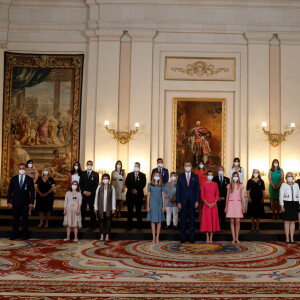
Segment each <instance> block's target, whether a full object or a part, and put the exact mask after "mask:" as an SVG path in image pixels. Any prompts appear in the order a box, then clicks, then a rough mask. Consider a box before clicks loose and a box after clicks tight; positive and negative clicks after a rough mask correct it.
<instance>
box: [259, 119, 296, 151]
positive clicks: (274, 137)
mask: <svg viewBox="0 0 300 300" xmlns="http://www.w3.org/2000/svg"><path fill="white" fill-rule="evenodd" d="M261 127H262V130H263V132H264V133H265V135H266V136H267V137H268V141H269V143H270V144H271V146H273V147H277V146H278V145H280V144H281V143H282V142H284V141H286V139H285V138H286V137H287V136H288V135H291V134H292V133H293V132H294V130H295V123H291V130H289V131H284V133H271V132H270V131H268V130H266V127H267V122H262V123H261Z"/></svg>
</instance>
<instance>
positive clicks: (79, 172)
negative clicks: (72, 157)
mask: <svg viewBox="0 0 300 300" xmlns="http://www.w3.org/2000/svg"><path fill="white" fill-rule="evenodd" d="M75 164H78V170H77V173H78V175H79V176H80V175H81V172H82V170H81V165H80V162H79V161H75V162H74V164H73V168H72V170H71V171H70V173H71V174H72V175H73V174H74V173H75V169H74V166H75Z"/></svg>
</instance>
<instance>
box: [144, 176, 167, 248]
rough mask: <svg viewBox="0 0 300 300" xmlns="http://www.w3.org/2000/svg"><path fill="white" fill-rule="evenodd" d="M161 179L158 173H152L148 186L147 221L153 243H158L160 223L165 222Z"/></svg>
mask: <svg viewBox="0 0 300 300" xmlns="http://www.w3.org/2000/svg"><path fill="white" fill-rule="evenodd" d="M164 191H165V190H164V187H163V182H162V177H161V174H160V173H159V172H155V173H153V176H152V180H151V183H149V184H148V197H147V211H148V214H147V220H148V221H150V222H151V230H152V236H153V240H152V242H153V243H155V242H156V243H158V242H159V234H160V228H161V222H162V221H164V220H165V215H164V212H165V210H166V209H165V192H164ZM155 227H156V228H155Z"/></svg>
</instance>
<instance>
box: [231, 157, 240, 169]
mask: <svg viewBox="0 0 300 300" xmlns="http://www.w3.org/2000/svg"><path fill="white" fill-rule="evenodd" d="M236 160H237V161H238V162H239V164H240V168H241V160H240V159H239V158H238V157H235V158H234V159H233V164H232V167H233V168H234V167H235V165H234V163H235V161H236Z"/></svg>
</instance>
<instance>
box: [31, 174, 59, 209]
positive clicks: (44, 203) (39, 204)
mask: <svg viewBox="0 0 300 300" xmlns="http://www.w3.org/2000/svg"><path fill="white" fill-rule="evenodd" d="M35 184H36V185H37V187H38V189H39V191H40V192H41V193H42V194H46V193H47V192H48V191H49V190H50V189H51V188H52V184H55V181H54V179H53V178H52V177H49V178H48V179H47V180H46V181H44V180H43V178H42V177H39V178H38V179H37V181H36V182H35ZM53 203H54V192H51V193H49V194H48V195H47V196H46V197H41V196H40V194H39V193H36V205H35V209H36V210H37V211H39V212H49V211H52V209H53Z"/></svg>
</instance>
